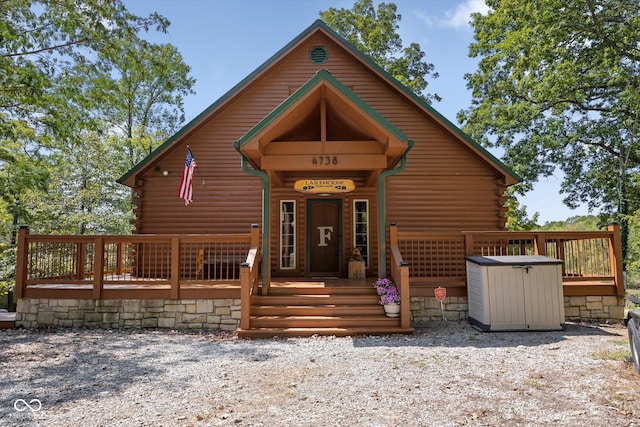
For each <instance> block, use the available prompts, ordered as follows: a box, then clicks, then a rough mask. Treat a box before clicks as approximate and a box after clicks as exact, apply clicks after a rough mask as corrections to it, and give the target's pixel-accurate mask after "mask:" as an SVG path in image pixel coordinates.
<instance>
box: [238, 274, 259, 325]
mask: <svg viewBox="0 0 640 427" xmlns="http://www.w3.org/2000/svg"><path fill="white" fill-rule="evenodd" d="M250 267H251V264H249V263H248V262H243V263H242V264H241V265H240V329H249V326H250V325H249V320H250V319H251V272H250ZM254 268H255V263H254Z"/></svg>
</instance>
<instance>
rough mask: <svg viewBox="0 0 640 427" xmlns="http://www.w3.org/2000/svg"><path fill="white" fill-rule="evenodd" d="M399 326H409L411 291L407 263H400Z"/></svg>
mask: <svg viewBox="0 0 640 427" xmlns="http://www.w3.org/2000/svg"><path fill="white" fill-rule="evenodd" d="M400 327H401V328H403V329H408V328H410V327H411V291H410V290H409V263H407V262H406V261H402V262H401V263H400Z"/></svg>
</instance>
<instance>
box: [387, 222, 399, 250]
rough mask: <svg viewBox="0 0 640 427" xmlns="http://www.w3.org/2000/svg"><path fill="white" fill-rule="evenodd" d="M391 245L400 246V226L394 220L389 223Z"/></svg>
mask: <svg viewBox="0 0 640 427" xmlns="http://www.w3.org/2000/svg"><path fill="white" fill-rule="evenodd" d="M389 245H390V246H391V247H394V246H396V247H397V246H398V226H397V225H396V224H395V223H394V222H392V223H391V224H390V225H389Z"/></svg>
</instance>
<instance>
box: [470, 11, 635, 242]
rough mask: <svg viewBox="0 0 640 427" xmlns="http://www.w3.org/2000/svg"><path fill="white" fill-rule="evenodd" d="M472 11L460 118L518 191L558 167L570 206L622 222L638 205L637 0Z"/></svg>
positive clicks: (624, 228) (622, 225)
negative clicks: (513, 177) (466, 94)
mask: <svg viewBox="0 0 640 427" xmlns="http://www.w3.org/2000/svg"><path fill="white" fill-rule="evenodd" d="M487 4H488V6H490V8H491V9H492V10H491V11H490V12H489V14H488V15H486V16H482V15H479V14H477V15H475V16H474V17H473V26H474V30H475V38H476V41H475V43H473V44H472V45H471V47H470V55H471V56H472V57H479V58H480V61H479V63H478V69H477V71H476V72H475V73H473V74H469V75H467V76H466V79H467V82H468V87H469V88H470V89H471V90H472V91H473V100H472V105H471V108H469V109H468V110H466V111H464V112H461V113H460V115H459V119H460V120H461V121H462V122H464V123H465V127H464V128H465V130H466V131H467V132H468V133H469V134H470V135H471V136H472V137H473V138H475V139H476V140H478V141H481V142H482V143H484V144H485V145H488V146H493V147H500V148H502V149H504V152H505V155H504V158H505V160H506V162H507V163H508V164H509V165H510V166H511V167H512V168H513V169H514V170H515V171H516V172H517V173H518V174H519V175H520V176H522V177H524V178H525V180H526V181H525V183H524V185H523V186H522V187H521V190H522V191H526V190H528V189H529V188H530V187H531V185H532V183H533V182H535V181H536V180H537V179H538V177H540V176H545V175H550V174H552V173H553V171H554V169H555V168H560V169H561V170H562V171H563V172H564V174H565V176H566V178H565V181H564V182H563V184H562V188H561V191H562V193H563V194H564V195H565V199H564V202H565V203H566V204H567V205H568V206H570V207H575V206H577V205H578V204H587V205H588V206H589V207H590V208H598V209H599V210H600V211H601V212H604V213H605V214H614V213H616V215H617V219H618V221H619V222H620V223H621V228H622V234H623V249H624V243H625V242H626V241H627V232H626V225H625V224H626V218H627V216H628V214H629V213H631V212H634V211H635V210H636V209H637V208H638V206H639V205H640V198H639V197H638V196H639V194H638V192H639V191H640V189H639V188H638V185H637V181H638V179H637V177H638V173H639V172H640V170H639V166H640V140H639V138H638V136H639V135H638V133H639V130H640V128H639V126H640V123H639V121H638V119H639V115H640V78H639V77H640V74H639V72H640V51H639V50H638V46H639V43H640V16H639V4H638V2H637V1H636V0H590V1H584V2H582V1H581V2H565V1H563V0H531V1H527V2H521V1H517V0H502V1H498V0H489V1H487Z"/></svg>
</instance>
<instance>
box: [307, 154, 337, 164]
mask: <svg viewBox="0 0 640 427" xmlns="http://www.w3.org/2000/svg"><path fill="white" fill-rule="evenodd" d="M311 164H312V165H314V166H329V165H337V164H338V156H313V157H312V158H311Z"/></svg>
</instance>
